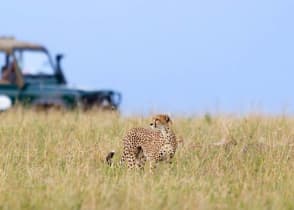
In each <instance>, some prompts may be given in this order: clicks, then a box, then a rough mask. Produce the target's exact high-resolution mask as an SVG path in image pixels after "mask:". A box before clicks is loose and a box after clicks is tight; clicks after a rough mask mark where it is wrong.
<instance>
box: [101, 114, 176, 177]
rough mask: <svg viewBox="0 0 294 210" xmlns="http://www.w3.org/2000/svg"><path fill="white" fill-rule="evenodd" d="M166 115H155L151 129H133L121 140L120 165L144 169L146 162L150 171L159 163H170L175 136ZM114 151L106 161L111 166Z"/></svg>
mask: <svg viewBox="0 0 294 210" xmlns="http://www.w3.org/2000/svg"><path fill="white" fill-rule="evenodd" d="M171 124H172V121H171V119H170V117H169V116H168V115H163V114H160V115H156V116H154V117H153V118H152V123H150V127H151V128H133V129H131V130H129V131H128V132H127V134H126V136H125V137H124V138H123V154H122V157H121V160H120V163H121V164H123V163H125V164H126V165H127V167H128V168H129V169H133V168H139V169H144V166H145V163H146V161H148V162H149V164H150V171H151V172H152V171H153V169H155V168H156V165H157V163H158V162H159V161H167V162H169V163H171V160H172V158H173V157H174V155H175V152H176V149H177V140H176V135H175V134H174V132H173V130H172V128H171V126H170V125H171ZM114 154H115V152H114V151H112V152H110V153H109V154H108V155H107V157H106V161H107V163H108V164H109V165H111V164H112V161H111V159H112V157H113V155H114Z"/></svg>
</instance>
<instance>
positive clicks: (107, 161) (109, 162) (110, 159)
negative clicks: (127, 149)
mask: <svg viewBox="0 0 294 210" xmlns="http://www.w3.org/2000/svg"><path fill="white" fill-rule="evenodd" d="M114 154H115V151H114V150H113V151H111V152H109V153H108V155H107V156H106V158H105V160H106V163H107V164H108V165H110V166H111V165H112V158H113V156H114Z"/></svg>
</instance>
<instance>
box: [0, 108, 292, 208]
mask: <svg viewBox="0 0 294 210" xmlns="http://www.w3.org/2000/svg"><path fill="white" fill-rule="evenodd" d="M0 119H1V120H0V148H1V150H0V167H1V168H0V209H14V210H16V209H85V210H86V209H146V210H151V209H155V210H156V209H294V181H293V180H294V118H291V117H287V116H275V117H273V116H265V115H258V114H248V115H246V116H242V117H238V116H229V115H224V116H220V115H217V116H209V115H206V116H202V115H201V116H198V117H191V118H188V117H173V118H172V119H173V128H174V131H175V132H176V134H177V135H178V136H181V138H180V140H182V142H181V143H180V144H179V147H178V150H177V153H176V155H175V158H174V161H173V163H172V164H171V165H168V164H160V165H159V166H158V168H157V169H156V171H155V172H154V174H149V170H148V167H146V169H147V170H145V171H128V170H126V169H125V168H123V167H120V166H119V165H116V164H115V165H114V166H113V167H108V166H107V165H106V164H105V163H104V158H105V156H106V154H107V153H108V152H109V151H110V150H112V149H115V150H116V152H117V153H116V156H115V158H114V161H115V162H118V159H119V156H120V154H121V151H122V150H121V149H122V148H121V139H122V137H123V135H124V134H125V133H126V131H127V130H128V129H130V128H132V127H135V126H143V127H148V125H149V122H150V118H148V117H147V118H142V117H129V118H127V117H122V116H119V115H116V114H109V113H108V114H106V113H97V112H95V111H92V112H86V113H83V112H78V111H76V112H65V113H63V112H49V113H44V112H37V113H36V112H33V111H23V110H21V109H15V110H11V111H9V112H4V113H0ZM219 141H223V142H224V143H221V144H220V145H214V143H215V142H219ZM146 166H148V165H146Z"/></svg>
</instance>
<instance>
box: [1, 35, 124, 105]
mask: <svg viewBox="0 0 294 210" xmlns="http://www.w3.org/2000/svg"><path fill="white" fill-rule="evenodd" d="M62 57H63V56H62V55H61V54H59V55H57V56H56V59H55V61H53V60H52V58H51V56H50V53H49V52H48V50H47V49H46V48H45V47H44V46H42V45H38V44H33V43H28V42H23V41H18V40H15V39H14V38H9V37H6V38H5V37H2V38H0V68H1V72H0V74H1V76H0V111H1V110H2V111H3V110H7V109H9V108H10V107H12V106H13V105H14V104H15V103H16V102H17V103H19V104H23V105H25V106H36V107H42V108H49V107H62V108H66V109H73V108H76V107H81V108H82V109H85V110H87V109H91V108H93V107H98V108H99V109H100V108H101V109H102V110H117V109H118V107H119V104H120V102H121V94H120V93H119V92H116V91H113V90H95V91H89V90H82V89H78V88H71V87H69V86H68V85H67V81H66V79H65V76H64V74H63V72H62V69H61V65H60V62H61V59H62Z"/></svg>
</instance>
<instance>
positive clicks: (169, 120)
mask: <svg viewBox="0 0 294 210" xmlns="http://www.w3.org/2000/svg"><path fill="white" fill-rule="evenodd" d="M165 121H166V122H167V123H171V124H172V121H171V119H170V117H169V116H168V115H166V116H165Z"/></svg>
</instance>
